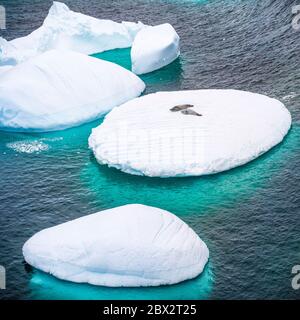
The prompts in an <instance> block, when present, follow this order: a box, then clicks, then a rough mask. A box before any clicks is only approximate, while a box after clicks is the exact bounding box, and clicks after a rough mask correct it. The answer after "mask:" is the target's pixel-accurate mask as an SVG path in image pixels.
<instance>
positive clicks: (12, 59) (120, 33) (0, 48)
mask: <svg viewBox="0 0 300 320" xmlns="http://www.w3.org/2000/svg"><path fill="white" fill-rule="evenodd" d="M143 27H144V25H143V24H142V23H141V22H139V23H134V22H122V23H117V22H114V21H111V20H102V19H96V18H93V17H90V16H87V15H84V14H81V13H77V12H73V11H71V10H70V9H69V8H68V7H67V6H66V5H65V4H63V3H60V2H53V5H52V7H51V8H50V11H49V14H48V16H47V17H46V19H45V21H44V23H43V25H42V26H41V27H40V28H38V29H37V30H35V31H33V32H32V33H31V34H29V35H28V36H25V37H22V38H18V39H14V40H12V41H6V40H5V39H3V38H1V37H0V65H1V64H2V65H3V64H12V65H15V64H17V63H20V62H22V61H25V60H27V59H28V58H31V57H34V56H36V55H38V54H40V53H43V52H45V51H47V50H50V49H68V50H73V51H77V52H81V53H84V54H93V53H98V52H102V51H105V50H111V49H117V48H127V47H131V45H132V41H133V39H134V37H135V36H136V34H137V32H138V31H140V30H141V29H142V28H143Z"/></svg>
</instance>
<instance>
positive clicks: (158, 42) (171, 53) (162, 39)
mask: <svg viewBox="0 0 300 320" xmlns="http://www.w3.org/2000/svg"><path fill="white" fill-rule="evenodd" d="M179 55H180V49H179V36H178V34H177V33H176V31H175V29H174V28H173V27H172V26H171V25H170V24H169V23H165V24H161V25H158V26H154V27H152V26H147V27H145V28H143V29H142V30H141V31H140V32H139V33H138V34H137V36H136V37H135V39H134V41H133V44H132V48H131V61H132V71H133V72H134V73H136V74H144V73H148V72H151V71H154V70H157V69H160V68H162V67H164V66H166V65H168V64H169V63H171V62H173V61H174V60H175V59H176V58H177V57H178V56H179Z"/></svg>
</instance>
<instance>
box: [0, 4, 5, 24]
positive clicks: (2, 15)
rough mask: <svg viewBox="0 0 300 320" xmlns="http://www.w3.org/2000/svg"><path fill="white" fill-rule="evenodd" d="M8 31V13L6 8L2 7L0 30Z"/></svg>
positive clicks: (0, 10) (0, 11)
mask: <svg viewBox="0 0 300 320" xmlns="http://www.w3.org/2000/svg"><path fill="white" fill-rule="evenodd" d="M4 29H6V11H5V7H3V6H0V30H4Z"/></svg>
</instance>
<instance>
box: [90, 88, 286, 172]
mask: <svg viewBox="0 0 300 320" xmlns="http://www.w3.org/2000/svg"><path fill="white" fill-rule="evenodd" d="M290 126H291V115H290V113H289V111H288V110H287V109H286V108H285V106H284V105H283V104H282V103H281V102H279V101H278V100H275V99H271V98H269V97H267V96H264V95H260V94H255V93H250V92H244V91H237V90H195V91H177V92H159V93H155V94H149V95H146V96H143V97H140V98H137V99H134V100H132V101H129V102H127V103H125V104H123V105H121V106H120V107H119V108H115V109H114V110H112V111H111V112H110V113H109V114H108V115H107V116H106V118H105V120H104V122H103V123H102V124H101V125H100V126H99V127H97V128H95V129H93V131H92V134H91V136H90V137H89V146H90V148H91V149H92V150H93V152H94V154H95V157H96V159H97V160H98V162H99V163H100V164H107V165H108V166H110V167H115V168H117V169H120V170H122V171H124V172H127V173H130V174H136V175H146V176H150V177H173V176H178V177H183V176H200V175H205V174H213V173H217V172H221V171H224V170H228V169H231V168H234V167H237V166H240V165H243V164H245V163H247V162H249V161H251V160H253V159H255V158H257V157H258V156H260V155H261V154H263V153H265V152H266V151H268V150H269V149H271V148H272V147H274V146H275V145H277V144H278V143H280V142H281V141H282V139H283V138H284V136H285V135H286V134H287V132H288V131H289V128H290Z"/></svg>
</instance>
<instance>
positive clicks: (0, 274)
mask: <svg viewBox="0 0 300 320" xmlns="http://www.w3.org/2000/svg"><path fill="white" fill-rule="evenodd" d="M0 289H1V290H3V289H6V270H5V268H4V267H3V266H0Z"/></svg>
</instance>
